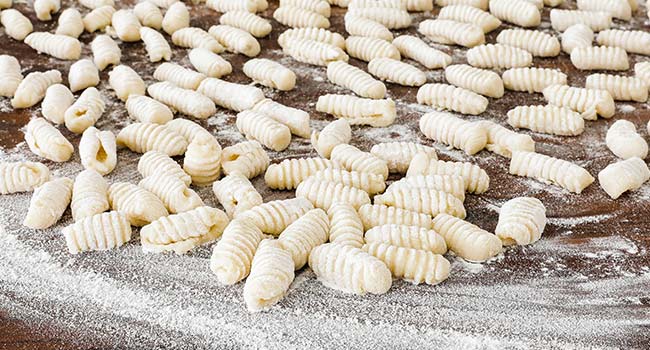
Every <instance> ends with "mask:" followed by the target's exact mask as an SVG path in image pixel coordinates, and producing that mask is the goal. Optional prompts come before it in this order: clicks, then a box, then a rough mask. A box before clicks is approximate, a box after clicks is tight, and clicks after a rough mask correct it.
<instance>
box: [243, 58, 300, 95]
mask: <svg viewBox="0 0 650 350" xmlns="http://www.w3.org/2000/svg"><path fill="white" fill-rule="evenodd" d="M242 69H243V71H244V74H246V76H248V77H249V78H251V79H253V81H255V82H257V83H260V84H262V85H264V86H268V87H270V88H274V89H278V90H282V91H289V90H291V89H293V88H294V87H295V86H296V73H294V72H293V71H292V70H291V69H289V68H287V67H285V66H283V65H281V64H280V63H277V62H275V61H272V60H269V59H266V58H255V59H252V60H248V61H247V62H246V63H244V67H243V68H242Z"/></svg>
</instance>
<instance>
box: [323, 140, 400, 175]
mask: <svg viewBox="0 0 650 350" xmlns="http://www.w3.org/2000/svg"><path fill="white" fill-rule="evenodd" d="M330 159H331V160H333V161H334V162H337V163H339V164H340V165H341V166H343V168H345V169H346V170H348V171H358V172H361V173H363V172H366V173H371V174H377V175H381V176H382V177H383V178H384V180H385V179H387V178H388V164H387V163H386V161H385V160H383V159H381V158H379V157H376V156H374V155H373V154H372V153H369V152H364V151H362V150H360V149H358V148H356V147H354V146H352V145H348V144H340V145H338V146H336V147H334V149H333V150H332V153H331V154H330Z"/></svg>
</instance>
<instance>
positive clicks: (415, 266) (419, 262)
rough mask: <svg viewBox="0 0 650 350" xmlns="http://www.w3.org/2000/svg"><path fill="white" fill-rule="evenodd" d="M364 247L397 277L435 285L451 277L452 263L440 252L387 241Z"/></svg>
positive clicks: (416, 282)
mask: <svg viewBox="0 0 650 350" xmlns="http://www.w3.org/2000/svg"><path fill="white" fill-rule="evenodd" d="M362 249H363V250H364V251H366V252H368V254H370V255H372V256H374V257H376V258H378V259H379V260H381V261H383V262H384V263H385V264H386V266H387V267H388V268H389V269H390V270H391V273H392V274H393V275H394V276H395V277H397V278H402V279H404V280H406V281H409V282H411V283H413V284H420V283H426V284H429V285H435V284H438V283H441V282H442V281H444V280H446V279H447V277H449V271H450V269H451V264H450V263H449V261H447V259H445V258H444V257H443V256H442V255H440V254H434V253H432V252H429V251H426V250H420V249H413V248H405V247H398V246H394V245H390V244H385V243H369V244H366V245H364V246H363V248H362Z"/></svg>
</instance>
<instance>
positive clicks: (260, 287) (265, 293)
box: [244, 239, 295, 312]
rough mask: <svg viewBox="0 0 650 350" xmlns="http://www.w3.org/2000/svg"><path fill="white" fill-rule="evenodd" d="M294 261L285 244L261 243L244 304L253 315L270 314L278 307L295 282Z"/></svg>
mask: <svg viewBox="0 0 650 350" xmlns="http://www.w3.org/2000/svg"><path fill="white" fill-rule="evenodd" d="M294 276H295V275H294V272H293V260H291V254H290V252H288V251H286V250H285V249H283V246H282V243H281V242H279V241H275V240H272V239H265V240H263V241H262V242H260V244H259V246H258V247H257V251H256V252H255V256H254V258H253V262H252V264H251V269H250V275H249V276H248V278H247V279H246V284H245V285H244V301H245V302H246V307H247V308H248V311H250V312H258V311H266V310H268V309H269V308H270V307H271V306H273V305H275V304H277V303H278V302H279V301H280V300H282V298H284V295H285V293H286V292H287V291H288V290H289V286H290V285H291V282H293V279H294Z"/></svg>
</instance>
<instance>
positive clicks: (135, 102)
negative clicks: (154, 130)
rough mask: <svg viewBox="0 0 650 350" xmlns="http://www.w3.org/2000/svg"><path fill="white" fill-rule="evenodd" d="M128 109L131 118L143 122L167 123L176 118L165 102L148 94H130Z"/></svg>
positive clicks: (127, 103)
mask: <svg viewBox="0 0 650 350" xmlns="http://www.w3.org/2000/svg"><path fill="white" fill-rule="evenodd" d="M126 110H127V112H128V113H129V116H131V118H133V119H135V120H137V121H139V122H141V123H156V124H165V123H167V122H168V121H170V120H172V119H174V114H173V113H172V111H171V110H170V109H169V108H168V107H167V106H166V105H165V104H163V103H160V102H158V101H156V100H154V99H153V98H151V97H148V96H141V95H131V96H129V99H128V100H126Z"/></svg>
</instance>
